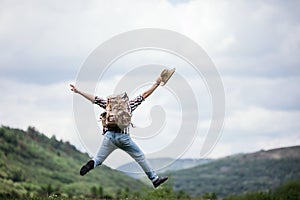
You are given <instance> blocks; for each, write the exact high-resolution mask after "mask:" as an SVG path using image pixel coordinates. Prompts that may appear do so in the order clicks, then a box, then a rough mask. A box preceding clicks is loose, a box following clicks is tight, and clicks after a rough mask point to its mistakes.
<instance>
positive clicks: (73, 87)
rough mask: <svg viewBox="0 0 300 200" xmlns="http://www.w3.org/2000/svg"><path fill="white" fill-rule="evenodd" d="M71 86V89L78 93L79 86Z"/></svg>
mask: <svg viewBox="0 0 300 200" xmlns="http://www.w3.org/2000/svg"><path fill="white" fill-rule="evenodd" d="M70 87H71V90H72V91H73V92H74V93H78V90H77V88H76V87H75V86H74V85H73V84H70Z"/></svg>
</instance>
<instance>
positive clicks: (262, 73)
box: [0, 0, 300, 158]
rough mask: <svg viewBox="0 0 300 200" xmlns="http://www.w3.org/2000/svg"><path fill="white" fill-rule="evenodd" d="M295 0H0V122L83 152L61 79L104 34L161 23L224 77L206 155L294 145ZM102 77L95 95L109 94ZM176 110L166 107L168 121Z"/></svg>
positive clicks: (298, 62)
mask: <svg viewBox="0 0 300 200" xmlns="http://www.w3.org/2000/svg"><path fill="white" fill-rule="evenodd" d="M299 7H300V1H279V0H278V1H276V0H274V1H243V0H239V1H200V0H199V1H197V0H191V1H188V0H184V1H180V0H169V1H167V0H153V1H147V0H130V1H122V0H119V1H115V0H112V1H98V0H97V1H96V0H95V1H90V0H88V1H83V0H82V1H79V0H69V1H68V0H66V1H58V0H57V1H55V0H47V1H38V0H36V1H30V0H29V1H14V0H12V1H11V0H0V44H1V45H0V90H1V94H2V95H1V104H0V124H1V125H5V126H10V127H15V128H21V129H27V127H28V126H34V127H36V129H37V130H39V131H40V132H42V133H45V134H46V135H47V136H49V137H51V136H52V135H55V136H56V138H58V139H62V140H64V141H70V142H71V143H72V144H74V145H75V146H76V147H77V148H78V149H81V150H84V147H83V145H82V143H81V141H80V138H79V137H78V133H77V132H76V131H77V130H76V126H75V122H74V117H73V107H72V101H73V94H72V93H71V92H70V91H69V87H68V84H69V83H70V82H74V81H75V79H76V76H77V74H78V72H79V70H80V68H81V66H82V65H83V63H84V61H85V60H86V59H87V57H88V56H89V55H90V53H91V52H92V51H93V50H94V49H95V48H97V47H98V46H99V45H100V44H102V43H103V42H104V41H106V40H108V39H110V38H111V37H113V36H115V35H118V34H120V33H123V32H126V31H130V30H133V29H139V28H161V29H168V30H172V31H176V32H178V33H180V34H183V35H185V36H187V37H189V38H190V39H192V40H193V41H195V42H197V43H198V45H200V46H201V47H202V48H203V49H204V50H205V51H206V53H207V54H208V56H209V57H210V58H211V59H212V61H213V62H214V63H215V66H216V68H217V69H218V71H219V73H220V76H221V78H222V80H223V85H224V88H225V95H226V118H225V123H224V127H223V131H222V135H221V137H220V139H219V141H218V143H217V144H216V146H215V148H214V150H213V151H212V152H211V153H210V154H209V155H207V156H208V157H213V158H217V157H222V156H226V155H230V154H234V153H240V152H254V151H258V150H261V149H271V148H277V147H284V146H291V145H299V144H300V134H299V130H300V123H299V121H300V99H299V97H300V89H299V83H300V56H299V55H300V13H299ZM178 62H179V61H178ZM129 64H130V62H129ZM154 77H155V76H154ZM113 78H115V77H113V76H112V77H111V79H113ZM171 81H172V80H171ZM109 84H110V83H109V82H104V83H103V85H102V86H103V88H105V89H104V90H100V89H99V91H102V94H101V95H109V90H108V89H107V88H109ZM162 91H163V89H162V90H161V91H159V92H158V94H159V95H158V94H156V96H154V97H153V98H152V100H151V99H150V100H149V102H145V106H143V107H141V108H140V109H141V110H143V109H144V111H142V112H144V113H143V114H145V113H147V115H148V118H149V116H150V111H149V109H148V107H149V106H152V104H153V105H156V104H159V103H160V102H161V103H163V102H164V98H163V97H164V96H163V95H164V93H163V92H162ZM165 95H166V96H168V95H169V94H167V92H166V94H165ZM157 96H159V99H158V100H155V99H156V98H155V97H157ZM150 98H151V97H150ZM157 98H158V97H157ZM86 103H87V104H88V102H86ZM91 106H92V105H91ZM209 106H211V105H210V104H209V103H208V104H207V107H209ZM97 109H98V108H97ZM172 109H173V110H172ZM176 109H178V108H177V107H176V106H174V107H173V108H170V109H169V111H170V113H173V115H172V116H173V118H174V121H175V122H176ZM99 112H100V111H99ZM174 113H175V114H174ZM97 114H98V113H96V114H95V116H96V115H97ZM173 118H172V119H173ZM137 121H138V123H143V122H142V121H141V120H137ZM199 123H200V124H205V123H201V122H199ZM96 131H97V130H95V132H96ZM90 134H95V137H101V136H100V135H99V133H90ZM165 135H168V130H165ZM201 140H203V135H200V134H199V135H197V137H196V139H195V141H194V144H193V145H192V146H191V147H190V148H189V150H188V151H187V152H186V153H185V154H184V157H193V158H198V157H199V152H200V145H201V144H202V141H201ZM156 143H157V144H160V140H159V139H158V140H157V141H156ZM139 144H140V145H141V146H142V147H143V149H145V151H146V152H147V151H148V150H149V151H150V150H151V145H150V144H146V143H145V144H144V143H143V142H140V143H139Z"/></svg>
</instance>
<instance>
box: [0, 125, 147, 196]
mask: <svg viewBox="0 0 300 200" xmlns="http://www.w3.org/2000/svg"><path fill="white" fill-rule="evenodd" d="M0 144H1V145H0V198H1V197H11V196H13V197H23V196H35V195H39V196H40V195H42V196H48V195H50V194H52V193H59V194H62V195H63V196H66V197H81V198H83V197H90V196H95V193H97V194H98V193H99V195H98V196H102V197H103V196H105V195H106V194H107V195H108V194H109V195H116V194H120V192H122V191H124V190H127V191H143V190H145V188H147V186H145V185H144V184H143V183H142V182H141V181H139V180H136V179H132V178H130V177H128V176H127V175H125V174H123V173H121V172H119V171H117V170H112V169H110V168H109V167H106V166H105V165H103V166H100V167H97V168H96V169H94V170H93V171H91V172H90V173H88V174H87V175H85V176H84V177H81V176H80V175H79V169H80V167H81V166H82V165H83V164H84V163H85V162H86V161H87V160H88V159H89V157H88V155H87V154H83V153H81V152H79V151H78V150H76V148H75V147H74V146H72V145H71V144H70V143H69V142H62V141H57V140H56V138H55V137H52V138H47V137H46V136H45V135H43V134H41V133H39V132H38V131H36V130H35V129H34V128H33V127H28V129H27V131H23V130H20V129H12V128H9V127H4V126H2V127H1V128H0Z"/></svg>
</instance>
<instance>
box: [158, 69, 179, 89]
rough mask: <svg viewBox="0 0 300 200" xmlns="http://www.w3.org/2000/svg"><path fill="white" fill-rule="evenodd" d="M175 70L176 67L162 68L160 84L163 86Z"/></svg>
mask: <svg viewBox="0 0 300 200" xmlns="http://www.w3.org/2000/svg"><path fill="white" fill-rule="evenodd" d="M175 70H176V68H173V69H164V70H163V71H162V72H161V73H160V77H161V79H162V82H161V86H164V85H165V84H166V83H167V82H168V80H169V79H170V78H171V76H172V75H173V74H174V72H175Z"/></svg>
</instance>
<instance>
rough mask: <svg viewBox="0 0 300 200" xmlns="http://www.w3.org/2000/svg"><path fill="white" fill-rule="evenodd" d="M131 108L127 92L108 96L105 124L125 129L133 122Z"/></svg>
mask: <svg viewBox="0 0 300 200" xmlns="http://www.w3.org/2000/svg"><path fill="white" fill-rule="evenodd" d="M131 116H132V115H131V109H130V105H129V98H128V96H127V94H126V92H124V93H122V94H118V95H111V96H109V97H107V106H106V118H105V125H106V126H107V127H116V126H118V127H119V128H120V129H124V128H126V127H128V126H129V124H130V123H131Z"/></svg>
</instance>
